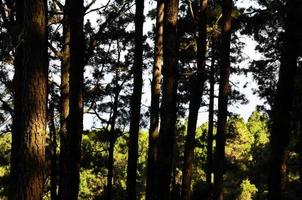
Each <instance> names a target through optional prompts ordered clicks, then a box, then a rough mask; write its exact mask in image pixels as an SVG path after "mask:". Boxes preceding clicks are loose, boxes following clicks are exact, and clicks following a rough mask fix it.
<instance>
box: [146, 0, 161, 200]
mask: <svg viewBox="0 0 302 200" xmlns="http://www.w3.org/2000/svg"><path fill="white" fill-rule="evenodd" d="M163 20H164V1H163V0H157V13H156V30H155V31H156V32H155V34H156V36H155V50H154V51H155V53H154V66H153V74H152V76H153V77H152V85H151V108H150V129H149V148H148V163H147V186H146V199H147V200H153V199H155V195H156V187H155V186H156V184H157V183H156V182H157V180H156V164H157V152H158V129H159V128H158V125H159V99H160V91H161V90H160V88H161V87H160V85H161V69H162V62H163Z"/></svg>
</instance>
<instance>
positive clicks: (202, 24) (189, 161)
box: [181, 0, 208, 200]
mask: <svg viewBox="0 0 302 200" xmlns="http://www.w3.org/2000/svg"><path fill="white" fill-rule="evenodd" d="M207 7H208V0H200V1H199V21H198V23H197V24H198V26H197V29H196V30H198V35H199V36H198V37H197V72H196V74H195V75H193V77H192V80H191V83H190V84H191V87H190V90H191V91H190V105H189V118H188V129H187V136H186V143H185V152H184V165H183V170H182V174H183V176H182V187H181V199H183V200H189V199H190V190H191V180H192V166H193V159H194V148H195V132H196V124H197V119H198V110H199V108H200V104H201V101H202V94H203V91H204V83H205V79H206V73H205V56H206V55H205V54H206V49H207V13H206V12H207Z"/></svg>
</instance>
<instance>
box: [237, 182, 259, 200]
mask: <svg viewBox="0 0 302 200" xmlns="http://www.w3.org/2000/svg"><path fill="white" fill-rule="evenodd" d="M257 191H258V189H257V188H256V186H255V185H254V184H251V183H250V180H249V179H244V180H243V181H242V182H241V184H240V194H239V196H238V197H237V198H236V200H252V199H253V198H252V197H253V196H254V195H255V194H256V193H257Z"/></svg>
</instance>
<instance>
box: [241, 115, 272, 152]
mask: <svg viewBox="0 0 302 200" xmlns="http://www.w3.org/2000/svg"><path fill="white" fill-rule="evenodd" d="M246 125H247V128H248V129H249V131H250V132H251V134H252V135H254V138H255V142H254V146H255V147H259V146H262V147H263V146H264V145H266V144H267V143H268V142H269V134H268V133H269V131H268V117H267V116H266V115H263V114H261V113H260V111H258V110H257V111H254V112H253V113H252V115H251V116H250V117H249V119H248V122H247V124H246Z"/></svg>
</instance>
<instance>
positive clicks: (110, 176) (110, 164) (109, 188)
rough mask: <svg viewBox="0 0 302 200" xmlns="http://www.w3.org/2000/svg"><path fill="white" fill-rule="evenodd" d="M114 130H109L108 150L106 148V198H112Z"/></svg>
mask: <svg viewBox="0 0 302 200" xmlns="http://www.w3.org/2000/svg"><path fill="white" fill-rule="evenodd" d="M113 134H114V131H113V130H112V131H110V136H109V137H110V138H109V139H110V141H109V150H108V153H109V155H108V174H107V188H106V199H107V200H111V199H112V179H113V163H114V157H113V155H114V143H115V141H114V140H115V139H114V135H113Z"/></svg>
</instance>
